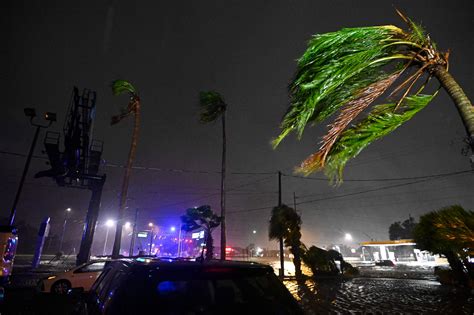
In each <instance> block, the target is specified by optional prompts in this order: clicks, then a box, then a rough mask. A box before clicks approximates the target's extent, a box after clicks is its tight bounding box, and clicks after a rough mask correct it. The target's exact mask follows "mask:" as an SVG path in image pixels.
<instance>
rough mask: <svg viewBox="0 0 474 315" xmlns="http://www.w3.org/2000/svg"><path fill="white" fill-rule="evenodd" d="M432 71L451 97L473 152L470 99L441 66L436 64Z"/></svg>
mask: <svg viewBox="0 0 474 315" xmlns="http://www.w3.org/2000/svg"><path fill="white" fill-rule="evenodd" d="M432 71H433V74H434V75H435V76H436V78H438V80H439V82H440V83H441V85H442V86H443V88H444V89H445V90H446V92H448V94H449V96H450V97H451V99H452V100H453V101H454V104H455V105H456V108H457V109H458V112H459V115H460V116H461V119H462V122H463V124H464V127H465V128H466V132H467V135H468V138H469V144H470V145H471V150H472V153H473V154H474V108H473V107H472V103H471V101H470V100H469V99H468V98H467V95H466V94H465V93H464V91H463V90H462V88H461V87H460V86H459V84H458V83H457V82H456V81H455V80H454V78H453V77H452V76H451V74H450V73H449V72H448V71H447V70H446V69H445V68H444V67H443V66H436V67H434V68H433V70H432Z"/></svg>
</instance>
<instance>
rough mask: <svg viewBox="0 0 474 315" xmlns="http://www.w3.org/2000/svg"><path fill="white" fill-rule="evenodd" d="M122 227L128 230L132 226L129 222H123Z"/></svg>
mask: <svg viewBox="0 0 474 315" xmlns="http://www.w3.org/2000/svg"><path fill="white" fill-rule="evenodd" d="M123 227H124V228H126V229H127V230H128V229H129V228H131V227H132V224H131V223H130V222H125V224H124V225H123Z"/></svg>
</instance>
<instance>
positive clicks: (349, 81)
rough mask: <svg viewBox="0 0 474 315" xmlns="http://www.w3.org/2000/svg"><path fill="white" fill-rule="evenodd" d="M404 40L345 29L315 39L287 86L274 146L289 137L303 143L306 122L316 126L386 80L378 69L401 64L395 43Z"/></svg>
mask: <svg viewBox="0 0 474 315" xmlns="http://www.w3.org/2000/svg"><path fill="white" fill-rule="evenodd" d="M402 35H403V32H402V30H401V29H399V28H397V27H395V26H392V25H386V26H377V27H361V28H346V29H342V30H340V31H337V32H332V33H327V34H321V35H316V36H315V37H314V38H313V39H312V40H311V41H310V42H309V44H308V48H307V50H306V51H305V53H304V54H303V56H302V57H301V58H300V59H299V60H298V68H297V72H296V75H295V78H294V79H293V81H292V82H291V84H290V86H289V91H290V97H291V106H290V108H289V109H288V111H287V113H286V115H285V116H284V118H283V121H282V123H281V129H282V132H281V134H280V136H279V137H277V138H276V139H275V140H274V141H273V145H274V146H277V145H278V144H279V142H280V141H281V140H283V138H284V137H285V136H286V135H288V134H289V133H290V132H291V131H296V132H297V134H298V137H301V135H302V133H303V131H304V128H305V126H306V125H307V123H309V122H313V123H318V122H320V121H322V120H324V119H326V118H327V117H328V116H330V115H332V114H333V113H334V112H335V111H336V110H337V109H339V108H340V107H341V106H342V105H343V104H345V103H347V102H349V101H350V100H352V99H353V98H354V97H356V95H357V94H358V93H359V92H360V91H361V90H363V89H364V88H366V87H367V86H369V85H371V84H373V83H374V82H377V81H379V80H382V79H384V78H386V77H387V76H390V75H391V74H392V73H394V72H395V71H398V69H392V70H390V71H389V72H388V73H387V71H384V70H382V67H383V66H384V65H386V64H388V63H390V62H391V61H392V60H393V59H405V58H408V57H407V56H405V55H403V54H400V53H399V52H398V50H397V46H393V45H387V44H388V43H391V42H396V41H398V40H399V38H400V37H401V36H402Z"/></svg>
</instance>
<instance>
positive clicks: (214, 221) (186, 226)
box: [181, 205, 222, 260]
mask: <svg viewBox="0 0 474 315" xmlns="http://www.w3.org/2000/svg"><path fill="white" fill-rule="evenodd" d="M181 222H182V226H181V229H182V230H184V231H187V232H190V231H194V230H197V229H200V228H202V229H204V236H205V243H206V260H211V259H212V258H213V256H214V239H213V238H212V231H213V230H214V229H215V228H216V227H218V226H219V224H221V222H222V218H221V217H219V216H218V215H216V214H215V213H214V212H212V210H211V207H210V206H207V205H204V206H200V207H196V208H189V209H187V210H186V214H185V215H183V216H181Z"/></svg>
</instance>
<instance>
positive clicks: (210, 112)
mask: <svg viewBox="0 0 474 315" xmlns="http://www.w3.org/2000/svg"><path fill="white" fill-rule="evenodd" d="M199 104H200V106H201V115H200V118H199V120H200V121H201V122H202V123H210V122H214V121H216V120H217V119H218V118H219V116H220V117H222V164H221V220H222V221H221V259H222V260H225V248H226V224H225V162H226V146H227V139H226V129H225V112H226V109H227V104H226V103H225V102H224V100H223V98H222V96H221V95H220V94H219V93H217V92H214V91H207V92H201V93H199Z"/></svg>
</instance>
